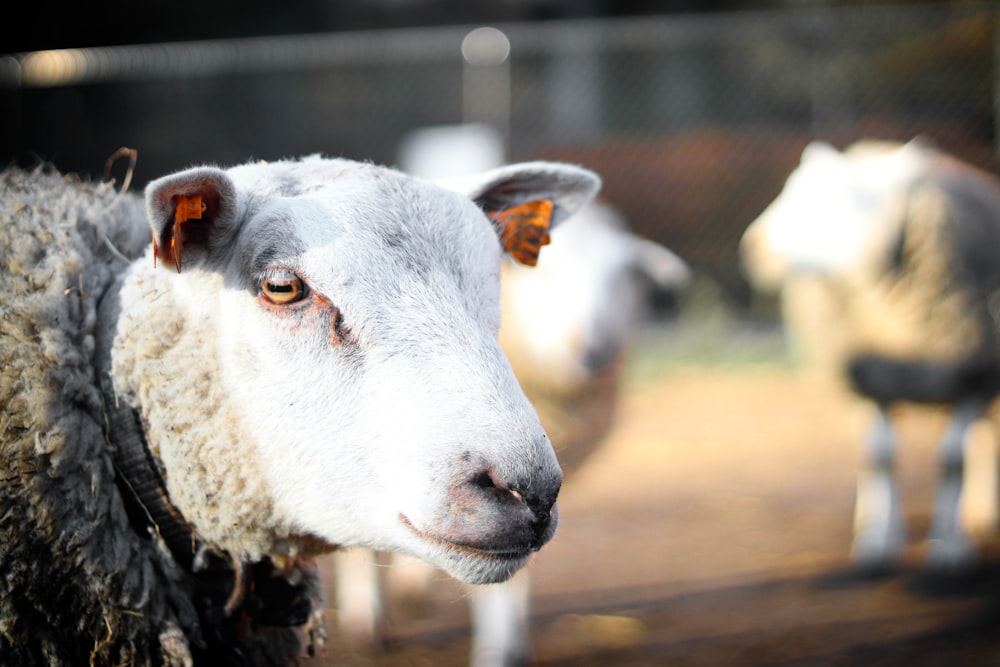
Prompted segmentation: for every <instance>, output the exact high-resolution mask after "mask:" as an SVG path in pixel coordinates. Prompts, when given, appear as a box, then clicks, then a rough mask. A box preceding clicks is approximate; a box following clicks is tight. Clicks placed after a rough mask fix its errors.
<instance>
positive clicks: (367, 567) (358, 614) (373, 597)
mask: <svg viewBox="0 0 1000 667" xmlns="http://www.w3.org/2000/svg"><path fill="white" fill-rule="evenodd" d="M333 566H334V572H335V581H336V599H337V624H338V626H339V628H340V633H341V636H343V637H344V639H346V640H347V641H348V642H349V643H350V644H353V645H355V646H357V647H359V648H362V649H366V650H373V649H378V648H381V647H382V642H383V636H382V635H383V631H384V629H383V620H384V619H383V614H384V601H383V591H382V585H381V581H380V580H379V571H378V563H377V562H376V554H375V552H374V551H371V550H370V549H360V548H358V549H341V550H339V551H335V552H334V553H333Z"/></svg>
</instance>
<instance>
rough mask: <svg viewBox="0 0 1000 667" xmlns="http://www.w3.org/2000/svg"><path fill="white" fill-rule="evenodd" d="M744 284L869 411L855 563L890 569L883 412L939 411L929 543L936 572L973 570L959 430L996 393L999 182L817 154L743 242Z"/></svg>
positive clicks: (897, 547)
mask: <svg viewBox="0 0 1000 667" xmlns="http://www.w3.org/2000/svg"><path fill="white" fill-rule="evenodd" d="M741 256H742V259H743V261H744V263H745V267H746V270H747V275H748V276H749V278H750V280H751V282H752V283H753V284H754V285H755V286H756V287H757V288H759V289H761V290H775V289H779V288H780V289H782V290H783V300H784V311H785V319H786V322H787V323H788V325H789V327H790V330H791V333H792V334H793V336H794V337H795V340H796V342H797V343H798V344H800V345H801V350H802V351H803V353H804V355H805V356H806V357H807V359H809V360H811V361H813V362H815V363H816V364H818V366H819V367H820V368H822V369H825V371H826V372H832V373H834V374H836V375H837V376H839V377H840V378H841V379H842V381H844V382H846V383H847V384H848V385H849V386H850V388H852V389H853V390H854V391H855V392H856V393H857V394H858V395H860V396H861V397H863V398H865V399H868V400H870V401H871V402H872V403H874V404H875V406H876V407H877V410H878V416H877V418H876V420H875V425H874V428H873V430H872V432H871V434H870V437H869V440H868V450H869V456H870V461H871V467H872V470H871V471H870V472H869V473H866V474H865V475H863V476H862V478H861V480H860V481H859V487H858V501H857V511H856V523H855V537H854V544H853V547H852V558H853V561H854V563H855V565H856V566H857V568H858V569H859V570H860V571H863V572H872V571H874V572H881V571H885V570H887V569H891V568H894V567H896V566H897V565H898V561H899V558H900V556H901V552H902V550H903V548H904V544H905V540H906V535H905V529H904V524H903V517H902V511H901V507H900V500H899V492H898V489H897V487H896V483H895V480H894V472H893V465H894V463H893V461H894V457H895V450H896V447H897V443H896V436H895V434H894V430H893V426H892V421H891V413H890V409H891V407H892V406H893V405H894V404H896V403H898V402H914V403H920V404H942V405H947V406H950V408H951V423H950V425H949V427H948V429H947V431H946V432H945V434H944V436H943V438H942V440H941V441H940V444H939V448H940V451H939V459H940V464H941V467H942V470H941V475H942V478H941V487H940V490H939V494H938V496H937V499H936V502H935V508H934V515H933V519H932V524H931V526H930V530H929V534H928V549H927V556H926V557H927V560H926V564H927V567H928V570H929V571H930V572H932V573H935V574H955V573H959V572H962V571H965V570H966V568H968V567H970V566H972V565H974V564H975V562H976V561H977V559H978V554H977V553H976V551H977V550H976V548H975V546H974V544H973V543H972V541H971V540H970V539H969V537H968V536H967V535H966V534H965V532H964V530H963V528H962V526H961V522H960V520H959V499H960V496H961V493H962V480H963V467H964V456H965V449H966V440H967V433H968V430H969V428H970V426H972V425H973V424H974V423H975V422H976V421H977V420H979V419H980V418H981V417H982V416H983V415H984V414H985V412H986V410H987V408H988V406H989V405H990V404H991V402H992V401H993V398H994V396H995V395H996V393H997V391H998V389H1000V344H998V343H1000V341H998V334H1000V327H998V321H997V317H998V311H997V298H998V296H1000V183H998V181H997V179H996V178H994V177H993V176H991V175H988V174H986V173H985V172H982V171H979V170H977V169H975V168H973V167H971V166H970V165H967V164H965V163H962V162H960V161H958V160H956V159H954V158H952V157H950V156H948V155H946V154H944V153H942V152H940V151H939V150H936V149H935V148H933V147H931V146H930V145H928V144H927V143H926V142H924V141H921V140H919V139H918V140H913V141H911V142H909V143H907V144H895V143H887V142H875V141H864V142H859V143H857V144H855V145H853V146H851V147H850V148H849V149H847V150H846V151H845V152H843V153H841V152H838V151H837V150H835V149H834V148H833V147H831V146H829V145H827V144H824V143H820V142H816V143H813V144H810V145H809V146H808V147H807V148H806V149H805V151H804V152H803V154H802V160H801V164H800V165H799V166H798V167H797V168H796V169H795V170H794V171H793V172H792V174H791V175H790V176H789V178H788V181H787V183H786V184H785V187H784V190H783V191H782V192H781V194H780V195H779V196H778V197H777V199H775V201H774V202H773V203H772V204H771V205H770V206H769V207H768V208H767V209H766V210H765V211H764V212H763V213H762V214H761V216H760V217H759V218H758V219H757V220H756V221H754V222H753V223H752V224H751V225H750V226H749V227H748V228H747V230H746V233H745V235H744V237H743V239H742V241H741Z"/></svg>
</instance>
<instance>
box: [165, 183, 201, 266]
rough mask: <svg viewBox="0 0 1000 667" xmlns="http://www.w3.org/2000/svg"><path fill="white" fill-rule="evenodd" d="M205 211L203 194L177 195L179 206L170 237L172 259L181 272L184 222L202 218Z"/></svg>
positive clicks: (175, 213) (175, 212)
mask: <svg viewBox="0 0 1000 667" xmlns="http://www.w3.org/2000/svg"><path fill="white" fill-rule="evenodd" d="M204 211H205V203H204V202H202V201H201V195H192V196H190V197H188V196H186V195H179V196H178V197H177V207H176V208H175V209H174V229H173V234H172V235H171V237H170V255H169V256H170V259H172V260H173V262H174V266H175V267H176V268H177V273H180V272H181V250H182V249H183V248H184V228H183V227H182V226H181V225H182V224H183V223H185V222H187V221H188V220H191V219H196V220H200V219H201V214H202V213H204Z"/></svg>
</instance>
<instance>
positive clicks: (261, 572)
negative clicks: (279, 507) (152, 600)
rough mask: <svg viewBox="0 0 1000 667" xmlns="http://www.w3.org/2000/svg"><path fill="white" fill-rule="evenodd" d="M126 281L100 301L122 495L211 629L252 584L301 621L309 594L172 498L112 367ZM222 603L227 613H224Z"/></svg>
mask: <svg viewBox="0 0 1000 667" xmlns="http://www.w3.org/2000/svg"><path fill="white" fill-rule="evenodd" d="M119 289H120V282H119V283H118V284H116V285H115V286H114V287H113V288H112V289H111V290H109V291H108V293H106V294H105V295H104V297H103V298H102V299H101V303H100V305H99V306H98V310H99V317H98V325H97V330H96V331H95V343H96V345H95V358H94V361H95V367H96V371H97V376H98V378H99V384H100V388H101V393H102V395H103V399H104V412H105V419H106V424H105V433H106V437H107V440H108V442H109V443H110V444H111V446H112V458H113V461H114V465H115V472H116V476H117V482H118V486H119V490H120V492H121V496H122V501H123V503H124V505H125V508H126V511H127V513H128V516H129V519H130V522H131V523H132V526H133V528H134V529H135V530H136V532H137V533H138V534H139V535H140V536H142V537H146V538H148V537H149V536H151V535H157V536H159V537H160V538H161V539H162V541H163V544H164V545H165V546H166V547H167V549H168V551H169V552H170V555H171V557H172V558H173V560H174V561H175V562H176V563H177V564H178V565H179V566H180V567H181V568H182V569H183V570H184V571H185V572H187V573H188V575H189V576H191V578H192V579H193V581H194V582H196V586H197V589H198V591H197V594H196V595H195V599H196V600H198V601H208V600H211V601H212V602H209V603H207V607H206V608H200V609H199V616H200V617H201V619H202V622H203V623H206V624H207V625H212V626H215V627H216V631H215V632H213V633H209V634H210V635H211V636H218V637H222V636H223V635H224V634H225V632H224V631H223V630H224V629H223V627H222V626H223V624H224V623H226V622H228V621H229V620H231V619H234V618H238V611H239V610H240V607H241V606H242V603H243V601H244V598H245V595H246V591H247V590H248V589H253V590H255V591H260V592H266V591H270V594H269V595H267V597H268V598H272V599H269V600H268V601H267V604H266V608H267V613H268V619H269V621H270V622H269V624H271V625H289V626H290V625H302V624H303V623H305V622H306V621H307V620H308V618H309V615H310V613H311V606H310V604H309V601H308V599H307V598H306V597H305V596H303V595H302V594H301V591H299V590H298V588H299V587H297V586H295V585H293V584H291V583H290V582H289V581H287V580H286V579H285V578H284V577H283V576H282V575H283V573H282V572H280V571H279V570H278V568H276V567H275V565H274V564H273V563H272V562H271V560H270V559H269V558H266V557H265V558H263V559H261V560H259V561H257V562H254V563H242V562H240V560H239V559H238V558H237V557H235V556H234V555H233V554H231V553H229V552H225V553H222V552H220V551H219V550H216V549H212V548H211V547H209V546H208V545H207V544H206V543H205V542H203V541H202V540H200V539H199V538H198V535H197V533H196V531H195V530H194V528H193V527H192V526H191V524H190V523H189V522H188V521H187V520H186V519H185V518H184V516H183V514H182V513H181V511H180V510H179V509H177V507H175V506H174V504H173V503H172V502H171V501H170V496H169V493H168V491H167V487H166V483H165V482H164V480H163V476H162V475H161V474H160V470H159V464H158V463H157V461H156V457H155V456H154V455H153V453H152V451H151V450H150V448H149V445H148V443H147V442H146V437H145V431H144V428H143V426H142V420H141V418H140V415H139V413H138V411H136V410H135V409H134V408H132V407H131V406H130V405H128V404H127V403H126V402H124V401H120V400H119V399H118V397H117V395H116V394H115V390H114V385H113V381H112V375H111V347H112V344H113V340H114V334H115V324H116V322H117V320H118V317H117V315H118V313H119V312H120V304H119V298H118V292H119ZM219 611H221V612H222V613H221V614H220V613H218V612H219Z"/></svg>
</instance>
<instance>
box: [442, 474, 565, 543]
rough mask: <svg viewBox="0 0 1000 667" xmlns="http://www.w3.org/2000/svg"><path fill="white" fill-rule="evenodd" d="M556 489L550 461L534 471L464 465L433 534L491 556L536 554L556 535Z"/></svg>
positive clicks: (558, 478) (556, 477) (559, 483)
mask: <svg viewBox="0 0 1000 667" xmlns="http://www.w3.org/2000/svg"><path fill="white" fill-rule="evenodd" d="M520 463H522V464H523V461H522V462H520ZM561 486H562V470H561V469H560V468H559V466H558V464H557V463H556V462H555V457H553V458H552V460H551V461H544V462H539V463H538V464H537V466H526V465H518V464H514V465H511V466H508V467H503V466H500V465H490V464H486V463H484V462H483V461H482V460H480V461H479V462H478V465H476V464H474V463H473V461H471V460H468V459H466V460H465V461H463V464H462V465H461V466H459V467H458V469H456V470H454V471H453V477H452V482H451V485H450V488H449V491H448V497H447V501H446V503H445V505H444V506H443V507H442V512H441V513H440V514H439V515H438V518H437V521H436V522H435V524H436V526H435V527H434V529H433V530H432V532H433V533H434V534H436V535H437V536H438V537H440V538H442V539H444V540H446V541H448V542H451V543H453V544H458V545H463V546H467V547H472V548H474V549H479V550H483V551H488V552H493V553H516V552H521V553H523V552H526V551H529V550H532V551H537V550H538V549H540V548H541V547H542V545H544V544H545V543H546V542H548V541H549V540H550V539H551V538H552V536H553V535H554V534H555V529H556V524H557V523H558V517H559V513H558V510H557V509H556V504H555V503H556V496H558V495H559V488H560V487H561Z"/></svg>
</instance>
